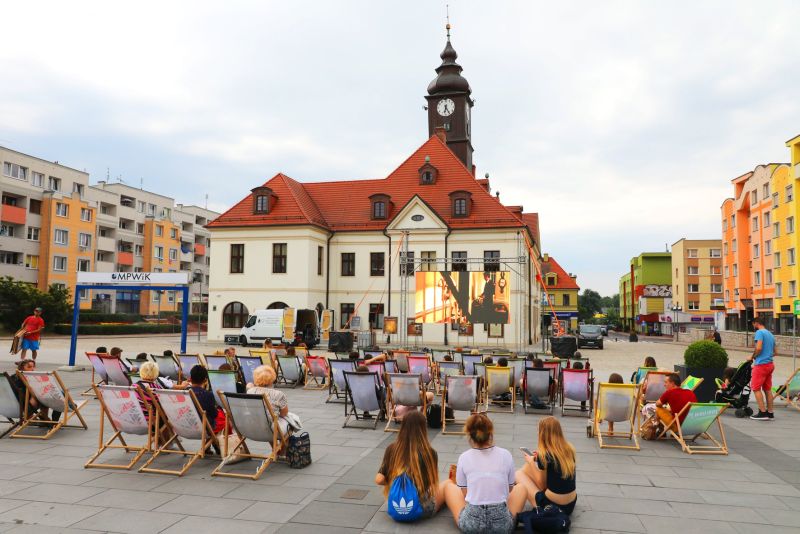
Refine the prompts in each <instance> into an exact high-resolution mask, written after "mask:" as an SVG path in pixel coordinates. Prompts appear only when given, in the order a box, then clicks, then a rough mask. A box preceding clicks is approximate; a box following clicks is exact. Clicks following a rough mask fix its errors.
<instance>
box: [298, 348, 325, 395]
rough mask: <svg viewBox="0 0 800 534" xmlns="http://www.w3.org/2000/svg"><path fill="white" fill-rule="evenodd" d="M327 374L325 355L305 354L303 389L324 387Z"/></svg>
mask: <svg viewBox="0 0 800 534" xmlns="http://www.w3.org/2000/svg"><path fill="white" fill-rule="evenodd" d="M329 374H330V371H329V370H328V359H327V358H325V356H306V384H305V386H303V389H316V390H322V389H325V388H326V387H327V386H326V385H325V379H326V378H328V375H329Z"/></svg>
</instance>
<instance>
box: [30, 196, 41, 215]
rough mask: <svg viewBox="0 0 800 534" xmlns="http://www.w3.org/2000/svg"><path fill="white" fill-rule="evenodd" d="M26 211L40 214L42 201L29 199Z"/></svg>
mask: <svg viewBox="0 0 800 534" xmlns="http://www.w3.org/2000/svg"><path fill="white" fill-rule="evenodd" d="M28 211H30V212H31V213H33V214H34V215H41V213H42V201H41V200H35V199H31V200H30V202H29V203H28Z"/></svg>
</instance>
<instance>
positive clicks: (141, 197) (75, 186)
mask: <svg viewBox="0 0 800 534" xmlns="http://www.w3.org/2000/svg"><path fill="white" fill-rule="evenodd" d="M0 161H1V162H2V174H1V175H0V193H2V201H1V202H0V276H11V277H12V278H14V279H16V280H21V281H24V282H27V283H30V284H35V285H37V286H38V287H39V288H40V289H45V288H47V287H49V286H50V285H52V284H57V285H61V286H64V287H68V288H70V289H72V291H73V295H74V288H75V284H76V279H77V273H78V272H81V271H84V272H141V271H145V272H147V271H153V272H189V273H192V276H191V277H190V279H193V280H195V282H194V283H193V284H192V288H191V289H192V290H191V295H192V297H191V298H192V304H193V308H194V309H195V310H197V309H199V308H200V307H204V306H205V303H206V302H207V301H208V289H207V288H208V281H209V265H210V258H209V244H210V243H209V239H210V233H209V232H208V231H207V230H206V229H205V228H204V226H205V225H206V224H208V223H209V222H210V221H211V220H213V219H214V218H216V217H217V216H218V214H217V213H216V212H213V211H210V210H207V209H204V208H201V207H198V206H184V205H182V204H176V203H175V200H174V199H172V198H170V197H166V196H163V195H159V194H157V193H153V192H150V191H145V190H143V189H137V188H135V187H131V186H128V185H126V184H123V183H107V182H102V181H101V182H98V183H97V184H95V185H91V184H90V183H89V175H88V174H87V173H86V172H83V171H79V170H77V169H72V168H70V167H67V166H64V165H60V164H59V163H58V162H50V161H46V160H43V159H40V158H37V157H34V156H30V155H27V154H22V153H20V152H16V151H14V150H11V149H8V148H5V147H0ZM201 285H202V291H201ZM77 298H79V299H80V301H81V308H82V309H89V308H95V309H99V310H103V311H109V312H110V311H116V312H130V313H141V314H145V315H149V314H154V313H156V312H157V311H158V310H161V311H177V310H178V309H180V305H181V303H180V300H181V295H180V294H178V295H176V294H175V293H174V292H164V294H162V293H161V292H157V291H151V292H142V293H137V292H131V291H106V290H102V291H88V290H85V291H81V293H80V295H77Z"/></svg>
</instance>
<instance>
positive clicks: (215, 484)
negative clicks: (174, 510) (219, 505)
mask: <svg viewBox="0 0 800 534" xmlns="http://www.w3.org/2000/svg"><path fill="white" fill-rule="evenodd" d="M231 480H232V479H224V478H218V477H214V478H213V479H211V480H204V481H203V482H202V483H198V481H197V480H192V479H188V478H176V479H172V480H170V481H169V482H166V483H165V484H161V485H160V486H158V491H159V492H163V493H177V494H180V495H197V496H199V497H222V496H223V495H226V494H228V493H230V492H231V491H233V490H235V489H236V488H239V487H241V486H242V484H240V483H238V482H232V481H231Z"/></svg>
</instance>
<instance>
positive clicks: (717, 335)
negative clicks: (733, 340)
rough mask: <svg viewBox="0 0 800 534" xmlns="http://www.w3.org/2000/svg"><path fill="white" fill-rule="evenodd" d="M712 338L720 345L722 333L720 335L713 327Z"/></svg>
mask: <svg viewBox="0 0 800 534" xmlns="http://www.w3.org/2000/svg"><path fill="white" fill-rule="evenodd" d="M712 338H713V339H714V343H717V344H719V345H722V335H720V333H719V330H717V329H716V328H714V334H713V335H712Z"/></svg>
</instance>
